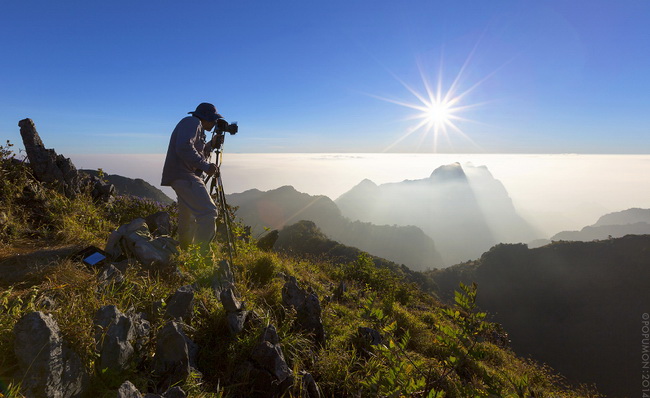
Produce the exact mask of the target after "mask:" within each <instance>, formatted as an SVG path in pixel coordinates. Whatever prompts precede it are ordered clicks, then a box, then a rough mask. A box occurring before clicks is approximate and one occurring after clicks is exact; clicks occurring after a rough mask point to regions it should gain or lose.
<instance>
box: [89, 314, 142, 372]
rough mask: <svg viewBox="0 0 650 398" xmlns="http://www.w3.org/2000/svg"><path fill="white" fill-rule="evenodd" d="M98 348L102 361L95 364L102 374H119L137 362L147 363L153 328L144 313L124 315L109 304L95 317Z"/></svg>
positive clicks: (99, 360) (96, 346) (96, 345)
mask: <svg viewBox="0 0 650 398" xmlns="http://www.w3.org/2000/svg"><path fill="white" fill-rule="evenodd" d="M93 323H94V324H95V348H96V350H97V352H98V353H99V359H98V360H97V361H96V362H95V363H96V366H97V368H98V370H99V371H100V372H102V371H104V370H108V373H106V374H107V375H109V376H110V374H119V373H120V372H123V371H125V370H126V369H128V367H129V363H130V362H132V361H134V360H135V361H136V364H140V363H141V362H142V361H143V360H144V355H145V352H144V351H145V350H144V348H145V345H146V344H147V343H148V341H149V335H150V332H151V325H150V324H149V321H147V320H146V319H145V315H144V314H143V313H129V314H123V313H122V312H120V310H118V309H117V307H116V306H114V305H107V306H104V307H102V308H100V309H99V310H97V313H96V314H95V319H94V320H93Z"/></svg>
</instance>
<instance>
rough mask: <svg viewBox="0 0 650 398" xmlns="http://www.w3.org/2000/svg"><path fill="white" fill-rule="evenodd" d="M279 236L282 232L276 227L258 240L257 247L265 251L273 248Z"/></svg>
mask: <svg viewBox="0 0 650 398" xmlns="http://www.w3.org/2000/svg"><path fill="white" fill-rule="evenodd" d="M278 236H280V232H279V231H278V230H277V229H274V230H273V231H271V232H269V233H267V234H266V235H264V236H262V237H261V238H260V239H259V240H258V241H257V247H258V248H259V249H260V250H263V251H270V250H272V249H273V245H275V242H276V241H277V240H278Z"/></svg>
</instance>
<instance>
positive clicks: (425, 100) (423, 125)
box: [373, 51, 496, 152]
mask: <svg viewBox="0 0 650 398" xmlns="http://www.w3.org/2000/svg"><path fill="white" fill-rule="evenodd" d="M472 55H473V51H472V53H470V54H469V56H468V57H467V59H466V60H465V62H464V64H463V66H462V67H461V68H460V70H459V71H458V74H457V75H456V77H455V78H454V80H453V82H452V83H451V85H449V87H448V88H443V77H442V63H441V65H440V68H439V69H438V72H439V74H438V80H437V82H436V84H435V87H434V86H433V85H432V84H431V83H430V82H429V80H428V79H427V77H426V75H427V74H426V73H425V72H424V69H423V67H422V65H420V64H418V67H419V70H420V77H421V79H422V85H423V88H424V91H425V93H424V94H423V93H421V92H419V91H417V90H415V89H414V88H412V87H411V86H409V85H408V84H406V83H405V82H404V81H403V80H402V79H400V78H399V77H397V76H395V75H394V74H393V77H394V78H395V79H396V80H397V81H399V82H400V83H401V84H402V85H403V86H404V87H405V88H406V89H407V90H408V91H409V92H410V93H411V94H412V95H413V96H414V97H415V98H416V101H414V102H405V101H398V100H394V99H390V98H384V97H378V96H374V95H373V97H375V98H377V99H380V100H383V101H387V102H391V103H394V104H397V105H401V106H404V107H407V108H411V109H414V110H417V111H419V113H416V114H414V115H412V116H411V117H409V118H408V120H415V121H416V123H415V124H414V125H413V126H411V127H410V128H408V130H407V131H406V132H405V133H404V134H403V135H402V136H401V137H399V138H398V139H397V140H395V142H393V143H392V144H391V145H389V146H388V147H387V148H386V149H385V150H384V151H388V150H390V149H391V148H393V147H394V146H395V145H397V144H398V143H400V142H401V141H403V140H404V139H406V138H407V137H409V136H411V135H413V134H414V133H416V132H420V134H421V135H420V147H421V146H422V145H423V143H424V142H425V141H426V140H427V139H428V140H429V141H431V140H432V141H433V145H432V148H431V150H432V151H433V152H437V151H438V146H439V140H440V137H443V138H444V139H445V141H446V142H447V143H448V145H450V146H451V144H452V142H451V134H452V133H453V134H455V135H458V136H460V137H462V138H463V139H465V140H466V141H469V142H470V143H471V144H472V145H474V146H476V147H477V148H479V149H480V147H479V146H478V144H476V143H475V142H474V141H473V140H472V139H471V138H470V137H469V136H468V135H467V134H465V132H463V130H462V129H461V128H460V127H459V126H458V124H459V122H472V123H477V122H476V121H474V120H470V119H467V118H463V117H461V116H460V114H461V113H462V112H464V111H466V110H468V109H471V108H475V107H478V106H481V105H483V104H484V103H474V104H463V102H464V101H466V97H467V96H468V94H470V93H471V92H473V91H474V90H475V89H476V88H477V87H478V86H480V85H481V83H483V82H484V81H485V80H487V79H488V78H489V77H490V76H492V74H494V73H495V72H496V71H494V72H492V73H491V74H490V75H488V76H486V77H485V78H483V79H481V80H480V81H478V82H476V83H474V84H473V85H471V86H470V88H469V89H467V90H465V91H462V92H460V90H459V86H460V82H461V78H462V76H463V73H464V72H465V69H466V68H467V65H468V64H469V61H470V60H471V58H472Z"/></svg>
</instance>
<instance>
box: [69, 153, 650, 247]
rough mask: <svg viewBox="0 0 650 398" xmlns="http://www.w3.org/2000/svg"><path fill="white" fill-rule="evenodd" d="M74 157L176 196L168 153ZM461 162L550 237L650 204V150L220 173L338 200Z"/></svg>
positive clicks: (341, 160) (232, 163)
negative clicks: (356, 189) (483, 173)
mask: <svg viewBox="0 0 650 398" xmlns="http://www.w3.org/2000/svg"><path fill="white" fill-rule="evenodd" d="M71 158H72V161H73V162H74V163H75V165H76V166H77V167H78V168H85V169H97V168H102V169H103V170H104V171H105V172H106V173H109V174H119V175H122V176H125V177H130V178H142V179H143V180H145V181H147V182H149V183H150V184H152V185H154V186H157V187H159V188H161V189H162V190H163V191H164V192H165V193H166V194H167V195H169V196H170V197H171V198H172V199H175V195H174V192H173V191H172V190H171V189H170V188H168V187H160V175H161V170H162V165H163V162H164V158H165V155H164V154H145V155H131V154H129V155H122V154H115V155H101V154H99V155H98V154H92V155H72V156H71ZM454 162H459V163H461V164H466V163H471V164H472V165H474V166H486V167H487V168H488V169H489V170H490V172H491V173H492V175H493V176H494V177H495V178H496V179H498V180H500V181H501V182H502V183H503V185H504V186H505V188H506V190H507V191H508V193H509V194H510V197H511V198H512V200H513V203H514V205H515V207H516V208H517V210H518V211H519V213H520V214H521V215H522V216H523V217H525V218H526V219H527V220H529V221H530V222H531V223H532V224H533V225H535V226H536V227H537V228H539V229H540V230H541V231H543V232H544V233H546V234H547V235H548V236H551V235H553V234H555V233H557V232H559V231H563V230H576V229H581V228H582V227H584V226H586V225H590V224H593V223H595V222H596V220H597V219H598V218H599V217H600V216H602V215H604V214H606V213H610V212H613V211H620V210H625V209H628V208H631V207H640V208H650V177H649V176H650V155H577V154H557V155H516V154H505V155H502V154H478V155H477V154H366V153H359V154H352V153H342V154H321V153H303V154H296V153H287V154H280V153H275V154H238V153H233V154H230V153H225V154H224V156H223V162H222V167H221V172H222V176H223V184H224V188H225V190H226V193H236V192H243V191H245V190H248V189H259V190H262V191H266V190H270V189H275V188H278V187H280V186H283V185H292V186H293V187H295V188H296V189H297V190H298V191H300V192H305V193H308V194H311V195H326V196H328V197H330V198H331V199H336V198H338V197H339V196H340V195H341V194H343V193H345V192H347V191H348V190H349V189H351V188H352V187H353V186H355V185H356V184H358V183H359V182H360V181H361V180H363V179H364V178H367V179H370V180H372V181H373V182H375V183H376V184H383V183H388V182H399V181H403V180H406V179H411V180H412V179H421V178H426V177H428V176H429V175H430V174H431V172H432V171H433V170H434V169H436V168H437V167H439V166H441V165H445V164H450V163H454ZM407 200H408V198H405V203H406V202H407Z"/></svg>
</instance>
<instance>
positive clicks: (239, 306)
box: [220, 287, 248, 335]
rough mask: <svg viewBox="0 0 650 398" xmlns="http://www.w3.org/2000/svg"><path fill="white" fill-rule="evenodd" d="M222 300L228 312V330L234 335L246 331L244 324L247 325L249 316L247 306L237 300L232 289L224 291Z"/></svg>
mask: <svg viewBox="0 0 650 398" xmlns="http://www.w3.org/2000/svg"><path fill="white" fill-rule="evenodd" d="M220 299H221V303H222V304H223V307H224V309H225V310H226V312H227V315H226V320H227V323H228V330H230V333H231V334H232V335H236V334H238V333H240V332H241V331H242V330H244V324H245V323H246V317H247V316H248V311H246V310H245V304H244V303H243V302H240V301H239V299H237V297H236V296H235V292H234V289H233V288H232V287H230V288H227V289H225V290H222V291H221V294H220Z"/></svg>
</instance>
